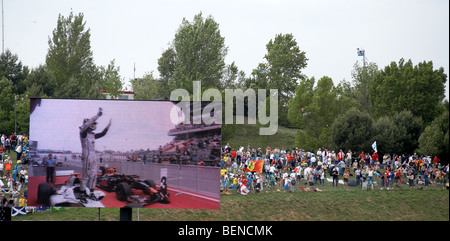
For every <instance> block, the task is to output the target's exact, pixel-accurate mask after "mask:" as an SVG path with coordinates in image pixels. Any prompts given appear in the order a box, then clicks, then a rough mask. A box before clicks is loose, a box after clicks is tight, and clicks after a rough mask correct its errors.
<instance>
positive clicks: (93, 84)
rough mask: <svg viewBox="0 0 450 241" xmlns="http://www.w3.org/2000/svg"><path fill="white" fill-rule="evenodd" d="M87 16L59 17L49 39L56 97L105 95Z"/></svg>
mask: <svg viewBox="0 0 450 241" xmlns="http://www.w3.org/2000/svg"><path fill="white" fill-rule="evenodd" d="M85 28H86V22H85V21H84V15H83V14H82V13H80V14H78V15H74V14H73V13H72V12H71V13H70V15H69V17H67V18H65V17H64V16H62V15H61V14H60V15H59V16H58V22H57V26H56V28H55V29H54V30H53V35H52V37H51V38H49V41H48V44H49V49H48V53H47V56H46V65H47V70H48V71H49V73H50V75H51V77H52V80H53V81H54V86H55V91H54V93H53V94H54V96H53V97H56V98H88V99H98V98H102V97H103V96H102V94H101V92H100V89H101V87H102V86H101V84H102V83H101V76H100V73H99V71H98V68H97V66H95V64H94V60H93V53H92V50H91V42H90V36H91V34H90V29H87V30H86V29H85Z"/></svg>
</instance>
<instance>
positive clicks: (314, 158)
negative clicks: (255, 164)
mask: <svg viewBox="0 0 450 241" xmlns="http://www.w3.org/2000/svg"><path fill="white" fill-rule="evenodd" d="M251 160H263V161H264V167H263V169H262V171H261V172H254V171H253V172H248V169H247V167H248V165H249V162H250V161H251ZM220 167H221V193H226V194H231V193H241V194H247V193H248V192H251V191H255V192H261V191H263V190H264V188H266V189H265V190H266V191H269V192H270V191H282V190H284V191H295V190H304V191H322V189H323V187H324V186H326V185H330V184H327V183H331V185H332V187H335V188H336V187H338V185H342V186H343V189H349V188H350V187H358V188H361V189H372V190H373V189H374V188H379V189H382V190H383V189H384V190H392V189H394V187H400V185H402V184H405V185H406V187H409V188H419V189H423V188H426V187H428V186H430V185H434V186H437V185H439V186H442V187H443V188H445V187H447V188H448V178H449V176H448V172H449V165H448V163H447V164H442V162H441V160H440V159H439V158H438V157H437V156H433V157H431V156H423V155H417V154H416V153H414V154H410V155H405V154H402V155H397V154H389V153H385V154H383V156H379V154H378V153H377V152H376V151H372V152H371V153H368V152H360V153H358V152H353V151H350V150H347V151H346V152H344V151H343V150H339V151H335V150H328V149H326V148H319V149H318V150H316V151H311V150H310V151H305V150H303V149H300V148H293V149H291V150H288V149H285V148H278V147H275V148H273V149H272V148H271V147H270V146H267V147H266V148H265V149H262V148H252V147H250V145H249V146H247V148H244V147H243V146H240V147H237V148H233V147H232V146H230V144H229V143H227V144H226V145H224V146H223V147H222V158H221V163H220Z"/></svg>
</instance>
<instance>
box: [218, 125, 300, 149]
mask: <svg viewBox="0 0 450 241" xmlns="http://www.w3.org/2000/svg"><path fill="white" fill-rule="evenodd" d="M244 123H248V121H247V118H245V122H244ZM235 128H236V129H235V132H234V135H233V137H232V138H228V139H227V138H226V137H224V136H223V137H222V138H223V139H222V143H227V142H229V143H230V145H231V146H233V147H237V146H244V147H247V145H249V144H250V146H251V147H254V148H258V147H261V148H262V149H265V148H266V147H267V145H270V147H272V148H274V147H280V148H281V147H284V148H288V149H290V148H292V147H294V146H295V135H296V133H297V129H292V128H287V127H284V126H281V125H279V126H278V131H277V133H276V134H274V135H270V136H264V135H259V131H260V128H261V127H260V126H259V125H258V124H236V125H235Z"/></svg>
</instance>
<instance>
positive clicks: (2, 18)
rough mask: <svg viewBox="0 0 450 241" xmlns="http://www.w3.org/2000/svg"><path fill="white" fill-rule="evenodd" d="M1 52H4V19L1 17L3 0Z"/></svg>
mask: <svg viewBox="0 0 450 241" xmlns="http://www.w3.org/2000/svg"><path fill="white" fill-rule="evenodd" d="M2 53H5V20H4V18H3V0H2Z"/></svg>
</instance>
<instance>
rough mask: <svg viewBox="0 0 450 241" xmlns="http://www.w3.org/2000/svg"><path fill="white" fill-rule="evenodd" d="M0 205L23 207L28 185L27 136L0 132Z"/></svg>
mask: <svg viewBox="0 0 450 241" xmlns="http://www.w3.org/2000/svg"><path fill="white" fill-rule="evenodd" d="M0 139H1V142H0V195H1V197H0V199H1V200H0V206H1V207H6V206H7V207H25V206H26V205H27V187H28V173H27V172H28V168H27V165H28V160H29V150H28V136H27V135H25V134H21V133H19V134H18V135H16V134H12V135H5V134H0Z"/></svg>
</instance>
